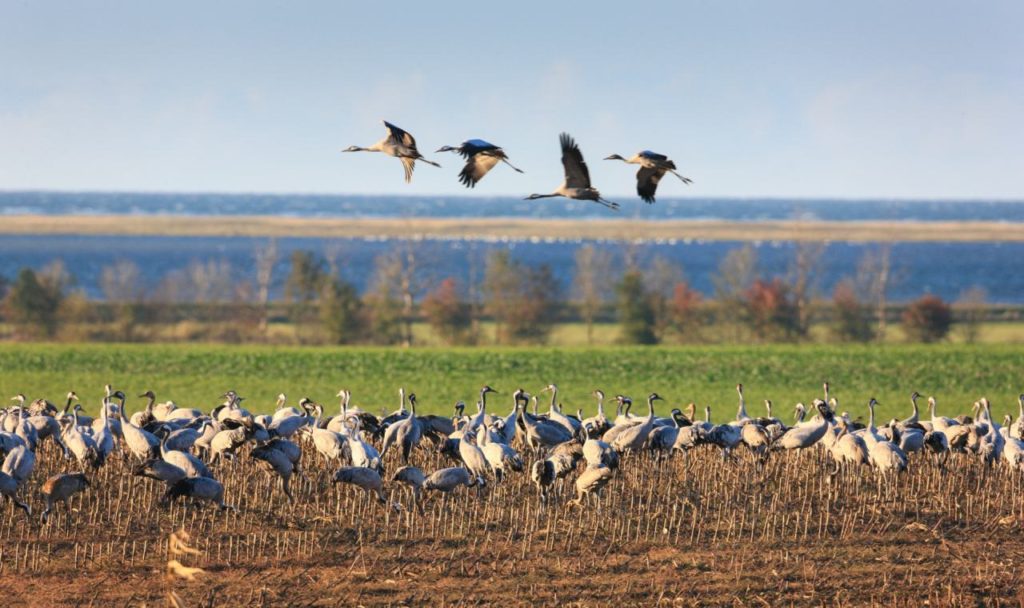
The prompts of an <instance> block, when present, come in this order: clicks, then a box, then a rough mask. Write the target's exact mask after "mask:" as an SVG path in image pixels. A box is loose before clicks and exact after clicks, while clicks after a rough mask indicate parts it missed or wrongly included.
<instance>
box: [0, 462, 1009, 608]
mask: <svg viewBox="0 0 1024 608" xmlns="http://www.w3.org/2000/svg"><path fill="white" fill-rule="evenodd" d="M53 447H54V446H52V445H46V446H45V448H42V453H41V454H40V465H39V466H38V467H37V470H36V473H35V479H36V480H42V479H45V478H46V477H47V476H48V475H50V474H51V473H53V472H54V471H55V470H57V469H58V468H59V469H68V468H73V467H70V463H66V462H64V461H62V460H61V459H59V458H58V457H57V456H58V455H57V454H55V453H54V451H53ZM247 451H248V448H245V451H243V452H241V453H240V455H239V458H238V460H237V461H236V462H229V463H227V464H226V465H224V466H223V468H220V469H219V470H216V471H215V472H216V474H217V476H218V478H220V479H221V480H222V481H223V482H224V485H225V498H226V500H227V502H229V503H231V504H233V505H234V506H235V507H237V509H238V510H237V512H236V511H225V512H221V511H219V510H217V509H216V508H213V507H204V506H201V505H193V504H188V503H179V504H176V505H173V506H162V505H161V504H159V500H160V496H161V494H162V492H163V489H162V487H161V485H160V484H159V483H158V482H156V481H152V480H148V479H144V478H140V477H132V475H131V474H130V471H129V469H128V467H129V463H128V462H127V461H126V459H122V458H120V457H118V458H116V459H115V460H114V461H112V462H110V463H108V465H107V466H106V467H104V468H103V469H102V470H100V471H99V472H98V473H96V474H95V475H94V476H93V483H94V485H93V487H92V488H91V489H89V490H88V491H87V492H86V493H84V494H83V495H81V498H76V499H75V501H74V503H73V504H74V509H73V511H72V512H71V513H70V514H69V513H67V512H66V511H65V510H63V509H60V508H59V509H58V511H57V515H56V516H54V517H53V518H52V519H51V521H50V523H49V524H47V525H40V524H39V523H38V520H37V519H36V518H35V517H33V522H32V523H31V524H30V525H29V524H28V523H27V522H26V519H25V517H24V516H23V515H22V513H21V512H19V511H15V510H14V509H11V508H6V507H5V509H4V511H3V515H2V519H0V546H2V548H3V549H2V559H0V565H2V566H0V567H2V578H0V581H2V582H0V592H3V594H4V596H5V597H6V598H8V602H7V605H8V606H19V605H38V604H39V603H41V602H45V603H47V604H49V605H61V606H79V605H89V604H96V605H103V604H108V605H143V604H146V605H159V604H161V602H163V601H164V600H163V598H164V594H165V592H166V590H167V589H168V588H169V585H173V588H174V589H175V590H176V592H177V593H178V594H179V596H180V597H181V599H182V600H183V601H184V602H185V603H186V605H189V606H200V605H203V606H205V605H214V606H236V605H265V606H285V605H317V606H329V605H358V604H362V605H424V604H429V605H467V604H468V605H486V604H494V603H502V604H505V605H580V606H590V605H608V604H613V603H614V604H618V605H680V606H691V605H709V604H710V605H742V606H747V605H762V606H763V605H770V606H777V605H823V604H824V605H851V606H852V605H858V606H859V605H870V604H879V605H888V606H891V605H898V606H921V605H933V606H961V605H970V606H975V605H1006V604H1007V603H1012V604H1014V605H1016V603H1017V602H1018V601H1019V592H1018V589H1019V588H1020V584H1021V578H1022V576H1021V566H1022V564H1024V542H1022V540H1021V537H1020V534H1019V531H1020V525H1021V522H1022V518H1024V497H1022V492H1021V489H1022V487H1021V486H1022V478H1021V475H1020V474H1019V473H1011V472H1009V471H1008V470H1005V469H1003V468H996V469H994V470H988V469H986V468H985V467H984V466H983V465H981V464H980V463H979V462H978V461H977V459H974V458H970V459H968V458H967V457H960V456H956V457H954V458H953V459H952V460H951V461H950V463H949V466H948V468H947V470H946V471H945V472H942V471H940V470H939V469H937V468H936V467H935V466H934V464H932V462H931V461H930V460H929V459H927V458H926V457H924V456H914V457H913V458H912V461H911V466H910V471H909V473H907V474H904V475H902V476H900V477H898V478H896V477H894V478H881V477H880V476H879V475H878V474H876V473H874V472H871V471H869V470H868V469H867V468H866V467H865V468H864V469H863V470H848V471H842V472H840V473H839V474H838V475H835V476H831V475H830V474H829V473H830V471H831V470H832V465H831V464H829V463H827V462H825V461H824V460H823V459H822V458H821V457H820V455H819V454H818V452H817V451H816V450H814V451H813V452H812V450H807V451H805V452H803V453H779V454H773V457H772V458H770V459H769V460H768V463H767V465H766V467H765V469H764V470H763V472H762V471H761V470H759V468H758V465H757V464H756V463H755V462H754V460H753V459H752V458H750V457H749V456H748V454H747V453H746V452H745V451H743V452H740V453H737V457H736V459H735V461H733V462H723V459H722V457H721V456H720V454H719V452H718V450H717V449H713V448H711V447H701V448H697V449H695V450H692V451H691V452H689V453H688V454H687V455H682V454H680V455H677V456H676V457H674V458H672V459H670V460H665V461H662V462H656V461H655V460H654V459H653V458H651V457H650V456H648V455H646V454H644V455H639V456H627V458H626V460H625V461H624V462H623V465H622V467H621V469H620V470H619V472H618V473H617V474H616V476H615V477H614V479H613V480H612V481H611V483H610V484H609V486H608V487H607V488H606V490H605V492H604V494H603V495H602V497H601V498H600V499H599V500H593V501H590V502H585V505H584V506H581V507H575V506H568V505H567V502H568V498H569V496H570V492H571V489H570V486H569V485H567V486H566V488H563V489H560V490H559V489H557V486H556V492H555V496H553V497H552V499H551V500H550V502H549V504H548V505H547V506H544V505H541V503H540V501H539V500H538V494H537V491H536V489H535V488H534V487H532V485H531V483H530V481H529V478H528V476H527V475H526V474H519V475H516V476H514V477H512V478H511V479H510V480H507V481H506V482H505V483H502V484H498V485H496V486H495V485H492V486H490V487H488V488H487V489H486V490H484V491H483V493H482V494H481V495H479V496H478V494H477V491H476V490H475V489H470V488H462V489H461V491H456V492H455V493H454V494H453V495H452V496H450V497H449V498H447V499H443V498H441V497H432V498H431V499H430V500H429V501H428V502H427V504H426V508H425V512H424V514H423V515H419V514H418V513H417V512H416V511H415V509H412V508H411V506H410V496H409V494H408V493H406V492H404V491H403V489H402V488H399V487H398V485H397V484H389V487H390V489H389V496H388V500H389V501H392V502H395V503H401V504H402V506H401V507H394V506H392V507H385V506H382V505H381V504H379V503H377V502H376V501H375V500H372V499H370V498H369V497H368V496H367V495H366V494H365V493H364V492H362V491H361V490H359V489H358V488H354V487H351V486H344V485H341V484H339V485H338V486H332V485H331V483H330V477H331V473H332V471H333V469H334V468H335V466H336V465H330V466H325V463H324V462H323V460H322V459H320V457H319V456H317V455H316V454H315V453H314V452H312V450H309V451H308V452H307V453H306V455H305V456H304V459H303V464H304V466H305V468H306V472H307V475H308V476H309V479H310V481H309V482H308V483H305V482H298V483H294V482H293V490H294V491H295V497H296V502H295V503H294V504H293V505H289V504H288V503H287V502H286V500H285V497H284V495H283V494H282V493H281V492H280V490H279V488H278V486H277V483H276V479H272V478H271V477H270V476H269V475H267V474H265V473H262V472H257V471H256V470H255V467H254V465H253V463H252V461H251V460H250V459H249V456H248V454H246V453H245V452H247ZM440 459H441V456H439V455H437V454H433V453H429V452H428V451H425V450H424V451H420V452H417V453H416V454H415V455H414V461H415V462H416V464H418V465H419V466H420V467H421V468H423V469H424V470H425V471H430V470H433V469H434V468H437V467H440V466H449V463H442V462H441V460H440ZM396 461H397V458H396V459H395V461H392V462H389V470H394V468H396V467H397V466H398V464H397V462H396ZM528 464H529V463H528ZM55 465H56V467H55ZM257 473H258V474H257ZM571 479H572V477H570V478H569V479H568V480H567V481H570V482H571ZM296 481H297V480H296ZM31 498H32V501H31V502H32V503H33V506H34V507H35V508H36V511H35V512H38V509H39V508H41V502H40V501H39V500H38V497H37V496H34V497H31ZM179 528H184V529H185V530H187V531H188V532H189V533H190V534H191V535H192V539H193V546H194V547H196V548H197V549H199V550H201V551H202V554H201V555H198V556H184V557H182V558H180V559H182V561H184V562H185V563H187V564H189V565H192V566H198V567H201V568H203V569H205V570H206V573H205V574H201V575H198V576H197V577H196V580H195V581H194V582H188V581H184V580H178V581H175V582H173V583H168V582H167V581H166V580H165V578H164V569H165V564H166V561H167V559H168V549H167V546H168V545H167V538H168V535H169V534H170V533H171V532H172V531H174V530H177V529H179ZM44 598H45V599H44Z"/></svg>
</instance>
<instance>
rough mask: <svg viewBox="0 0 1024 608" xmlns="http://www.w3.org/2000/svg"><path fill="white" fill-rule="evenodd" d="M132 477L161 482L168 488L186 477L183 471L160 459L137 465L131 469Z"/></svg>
mask: <svg viewBox="0 0 1024 608" xmlns="http://www.w3.org/2000/svg"><path fill="white" fill-rule="evenodd" d="M132 475H134V476H136V477H148V478H149V479H155V480H157V481H162V482H163V483H165V484H167V485H168V486H173V485H174V484H176V483H178V482H179V481H181V480H182V479H185V478H186V477H188V474H187V473H186V472H185V469H183V468H181V467H179V466H178V465H176V464H173V463H171V462H168V461H166V460H163V459H161V458H150V459H149V460H147V461H145V462H143V463H141V464H139V465H138V466H136V467H135V468H134V469H132Z"/></svg>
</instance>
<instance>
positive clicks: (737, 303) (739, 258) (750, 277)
mask: <svg viewBox="0 0 1024 608" xmlns="http://www.w3.org/2000/svg"><path fill="white" fill-rule="evenodd" d="M756 279H757V251H755V250H754V248H753V246H751V245H749V244H747V245H744V246H743V247H740V248H738V249H733V250H731V251H729V252H728V253H727V254H726V255H725V257H724V258H722V262H721V263H720V264H719V265H718V274H717V275H716V276H715V277H714V278H713V279H712V283H714V286H715V298H716V300H717V302H716V304H717V309H718V314H719V316H720V318H721V320H723V321H725V322H726V323H727V324H728V325H729V326H730V327H731V328H732V332H733V339H734V340H739V339H740V337H741V334H740V330H741V322H742V321H743V317H744V311H745V309H746V304H745V295H746V293H747V290H749V289H750V287H751V286H752V285H753V284H754V281H755V280H756Z"/></svg>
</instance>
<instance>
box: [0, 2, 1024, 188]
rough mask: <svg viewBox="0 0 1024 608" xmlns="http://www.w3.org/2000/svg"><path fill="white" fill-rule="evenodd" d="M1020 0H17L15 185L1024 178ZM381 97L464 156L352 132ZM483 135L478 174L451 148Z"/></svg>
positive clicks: (6, 21)
mask: <svg viewBox="0 0 1024 608" xmlns="http://www.w3.org/2000/svg"><path fill="white" fill-rule="evenodd" d="M1022 31H1024V3H1022V2H1019V1H1006V2H1004V1H986V2H973V3H972V2H946V1H939V0H926V1H919V0H906V1H901V2H892V1H891V0H889V1H882V2H873V1H858V2H847V3H837V2H820V1H817V0H815V1H784V0H783V1H779V2H730V1H715V2H712V1H707V2H683V1H667V2H659V1H648V2H644V3H636V2H623V1H619V2H614V3H613V2H603V1H590V2H576V1H550V0H549V1H546V2H535V1H532V0H517V1H515V2H504V3H502V2H489V3H481V2H444V1H437V2H422V1H419V2H404V1H398V2H370V1H358V2H348V1H334V2H331V1H324V2H300V1H296V2H257V1H245V2H228V1H219V2H209V1H200V2H191V1H182V0H178V1H175V2H138V1H137V0H131V1H125V2H111V1H103V0H93V1H90V2H81V1H77V0H76V1H69V2H57V1H46V0H31V1H30V0H20V1H15V0H0V189H3V190H17V189H45V190H101V191H136V190H140V191H190V192H281V193H337V194H346V193H352V194H385V193H387V194H409V195H458V194H474V195H481V196H488V195H502V196H504V195H517V196H518V195H526V194H529V193H532V192H549V191H551V190H553V189H554V188H555V187H556V186H557V185H558V184H559V183H560V182H561V179H562V173H561V164H560V162H559V148H558V134H559V132H561V131H567V132H569V133H571V134H572V135H573V136H574V137H575V138H576V139H577V141H578V142H579V144H580V146H581V148H582V151H583V153H584V155H585V157H586V159H587V161H588V164H589V166H590V169H591V177H592V181H593V182H594V185H595V186H596V187H597V188H599V189H601V190H602V192H603V193H604V194H605V195H606V196H627V195H630V194H632V193H633V184H634V182H633V178H632V176H633V174H634V169H635V168H633V167H627V166H625V165H623V164H622V163H618V162H612V161H604V160H602V159H603V158H604V157H605V156H607V155H609V154H611V153H618V154H622V155H624V156H627V155H631V154H632V153H634V152H636V151H638V150H642V149H651V150H655V151H657V152H661V153H663V154H666V155H668V156H669V157H670V158H672V159H674V160H675V162H676V164H677V165H678V166H679V168H680V169H681V172H682V173H683V174H684V175H686V176H688V177H690V178H692V179H693V182H694V183H693V184H692V185H690V186H685V185H683V184H682V183H680V182H679V181H678V180H669V179H667V180H665V181H663V182H662V186H661V189H660V190H659V195H660V196H673V197H675V196H679V197H686V196H699V197H715V196H730V197H732V196H735V197H782V198H785V197H836V198H913V199H920V198H924V199H936V198H938V199H957V198H966V199H1022V200H1024V36H1022V35H1021V32H1022ZM382 119H386V120H388V121H390V122H393V123H395V124H397V125H399V126H401V127H402V128H404V129H406V130H407V131H409V132H411V133H412V134H413V135H414V136H415V137H416V139H417V141H418V144H419V148H420V151H421V152H422V153H423V154H424V155H425V156H427V157H428V158H431V159H433V160H436V161H438V162H440V163H441V164H442V165H443V168H441V169H436V168H434V167H430V166H427V165H420V166H419V167H418V168H417V170H416V174H415V177H414V178H413V182H412V183H411V184H405V183H404V182H403V179H402V168H401V165H400V163H399V161H398V160H396V159H393V158H388V157H385V156H383V155H380V154H342V153H340V150H341V149H342V148H345V147H347V146H349V145H353V144H356V145H361V146H368V145H370V144H372V143H374V142H376V141H377V140H378V139H380V138H381V137H382V136H383V134H384V130H383V126H382V125H381V123H380V121H381V120H382ZM470 138H482V139H486V140H488V141H491V142H493V143H495V144H498V145H500V146H502V147H503V148H504V149H505V151H506V153H507V154H508V155H509V157H510V158H511V159H512V161H513V162H514V163H515V164H516V165H517V166H519V167H520V168H522V169H523V170H525V171H526V173H525V174H522V175H520V174H517V173H515V172H513V171H512V170H511V169H509V168H508V167H506V166H499V167H497V168H496V169H495V170H494V171H492V173H491V174H490V175H488V176H487V177H486V178H485V179H484V180H483V181H482V182H481V183H480V184H479V185H478V186H477V188H476V189H475V190H473V191H468V190H466V189H465V188H464V187H463V186H462V185H461V184H459V183H458V179H457V175H458V170H459V168H460V162H459V159H458V157H456V156H455V155H453V154H451V153H442V154H436V153H434V150H436V149H437V148H439V147H441V146H442V145H454V144H458V143H459V142H461V141H463V140H465V139H470Z"/></svg>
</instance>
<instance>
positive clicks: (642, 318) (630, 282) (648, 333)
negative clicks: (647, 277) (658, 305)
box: [616, 270, 658, 344]
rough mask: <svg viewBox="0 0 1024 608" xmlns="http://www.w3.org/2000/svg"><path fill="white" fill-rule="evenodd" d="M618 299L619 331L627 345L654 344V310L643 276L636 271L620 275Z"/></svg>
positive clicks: (655, 337) (655, 338)
mask: <svg viewBox="0 0 1024 608" xmlns="http://www.w3.org/2000/svg"><path fill="white" fill-rule="evenodd" d="M616 292H617V293H618V299H619V330H620V332H621V340H622V341H623V342H626V343H627V344H656V343H657V342H658V337H657V336H656V335H655V333H654V321H655V319H654V308H653V307H652V306H651V299H650V295H649V294H648V293H647V289H646V288H645V287H644V276H643V274H641V273H640V271H638V270H629V271H627V272H626V273H625V274H624V275H622V280H621V281H620V282H619V284H618V286H617V287H616Z"/></svg>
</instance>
